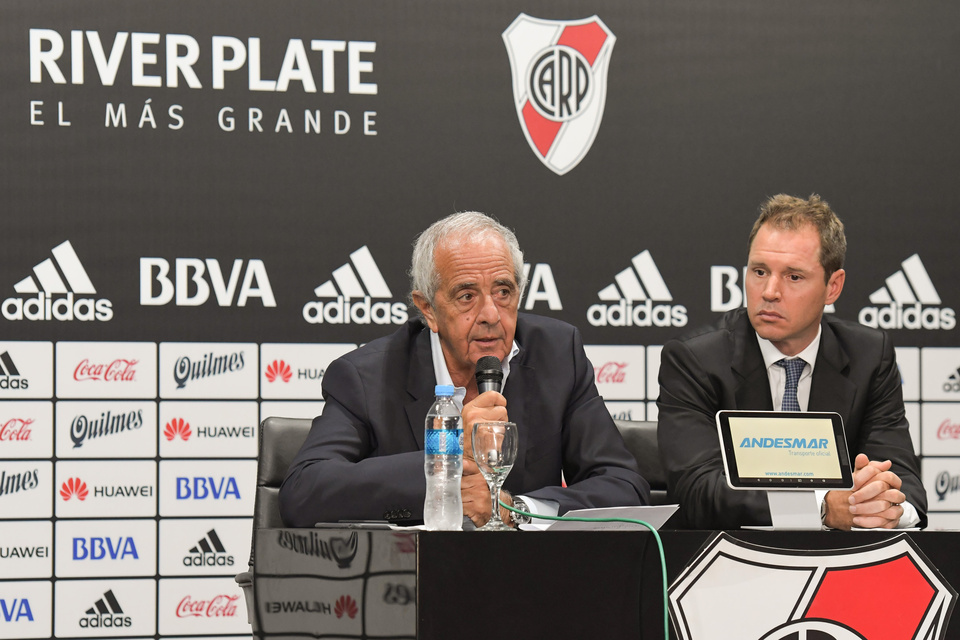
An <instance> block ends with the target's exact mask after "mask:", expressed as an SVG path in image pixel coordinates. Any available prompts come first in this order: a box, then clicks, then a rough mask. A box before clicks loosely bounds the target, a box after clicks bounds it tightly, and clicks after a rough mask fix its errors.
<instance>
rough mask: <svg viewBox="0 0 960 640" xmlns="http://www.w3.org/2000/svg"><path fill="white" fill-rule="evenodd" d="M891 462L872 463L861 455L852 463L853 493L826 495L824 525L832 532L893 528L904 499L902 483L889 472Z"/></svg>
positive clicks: (899, 514)
mask: <svg viewBox="0 0 960 640" xmlns="http://www.w3.org/2000/svg"><path fill="white" fill-rule="evenodd" d="M891 466H892V463H891V462H890V461H889V460H885V461H883V462H877V461H871V460H870V459H869V458H867V456H866V455H864V454H862V453H861V454H859V455H857V458H856V461H855V462H854V472H853V490H852V491H830V492H829V493H827V497H826V501H827V516H826V518H825V519H824V524H826V525H827V526H828V527H832V528H834V529H843V530H849V529H850V528H851V527H860V528H863V529H877V528H884V529H894V528H896V526H897V524H899V522H900V517H901V516H902V515H903V507H901V506H900V503H901V502H903V501H904V500H906V496H905V495H904V494H903V493H902V492H901V491H900V487H901V486H902V481H901V480H900V477H899V476H898V475H897V474H896V473H894V472H893V471H891V470H890V468H891Z"/></svg>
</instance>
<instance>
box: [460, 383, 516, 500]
mask: <svg viewBox="0 0 960 640" xmlns="http://www.w3.org/2000/svg"><path fill="white" fill-rule="evenodd" d="M460 416H461V417H462V418H463V458H464V460H465V461H466V460H468V459H469V460H470V461H473V425H474V423H477V422H493V421H496V420H503V421H507V420H508V418H507V399H506V398H504V397H503V396H502V395H500V394H499V393H497V392H496V391H486V392H484V393H481V394H480V395H478V396H477V397H476V398H474V399H473V400H471V401H470V402H468V403H466V404H465V405H463V411H462V412H461V413H460ZM477 473H480V471H479V470H478V471H477ZM463 474H464V476H466V474H467V470H466V466H464V471H463ZM480 480H481V481H483V476H480ZM484 486H486V485H484ZM489 502H490V499H489V495H488V496H487V503H488V504H489ZM464 510H466V507H464ZM487 515H488V516H489V515H490V510H489V509H487Z"/></svg>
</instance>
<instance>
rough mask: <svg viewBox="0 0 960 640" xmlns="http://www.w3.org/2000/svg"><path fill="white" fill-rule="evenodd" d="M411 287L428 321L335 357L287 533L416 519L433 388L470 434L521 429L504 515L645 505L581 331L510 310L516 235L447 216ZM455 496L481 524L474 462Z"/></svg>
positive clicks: (292, 487) (518, 272)
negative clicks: (485, 371)
mask: <svg viewBox="0 0 960 640" xmlns="http://www.w3.org/2000/svg"><path fill="white" fill-rule="evenodd" d="M411 276H412V281H413V291H412V294H411V295H412V298H413V302H414V304H416V306H417V308H418V309H419V311H420V314H421V316H422V318H420V319H415V320H411V321H410V322H408V323H407V325H406V326H404V327H402V328H401V329H400V330H398V331H397V332H396V333H394V334H393V335H391V336H387V337H385V338H380V339H378V340H374V341H372V342H370V343H369V344H367V345H365V346H363V347H361V348H360V349H357V350H356V351H354V352H352V353H350V354H347V355H346V356H344V357H342V358H340V359H338V360H336V361H335V362H333V363H332V364H331V365H330V367H328V369H327V371H326V373H325V375H324V377H323V396H324V399H325V400H326V404H325V405H324V409H323V414H322V415H321V416H319V417H317V418H316V419H315V420H314V422H313V427H312V428H311V430H310V434H309V435H308V436H307V440H306V442H305V443H304V445H303V448H302V449H301V450H300V453H299V454H298V455H297V457H296V459H295V460H294V462H293V464H292V465H291V468H290V471H289V474H288V476H287V478H286V480H285V481H284V483H283V486H282V488H281V490H280V509H281V514H282V515H283V519H284V521H285V522H286V523H287V524H288V525H291V526H311V525H313V524H314V523H315V522H318V521H336V520H342V519H348V520H349V519H386V520H391V521H397V520H402V521H418V520H422V518H423V502H424V495H425V480H424V475H423V436H424V419H425V418H426V414H427V410H428V409H429V407H430V405H431V403H432V401H433V399H434V386H435V385H437V384H452V385H454V387H455V388H456V389H457V393H456V395H455V398H456V399H457V401H458V402H459V403H460V405H461V406H462V416H463V424H464V427H465V429H464V431H465V435H466V434H467V432H468V429H469V426H468V425H473V424H474V423H475V422H482V421H486V420H508V419H509V420H511V421H513V422H516V423H517V425H518V427H519V433H520V443H519V453H518V455H517V461H516V463H515V465H514V467H513V469H512V470H511V472H510V475H509V476H508V477H507V480H506V484H505V485H504V488H505V489H506V490H507V491H506V492H505V493H504V494H503V495H502V499H503V500H504V501H505V502H506V503H507V504H511V502H512V503H513V504H515V505H517V506H519V507H522V508H524V510H525V511H529V512H533V513H536V514H541V515H557V514H558V513H559V514H563V513H565V512H566V511H569V510H570V509H575V508H584V507H601V506H617V505H638V504H645V503H646V502H647V501H648V498H649V486H648V485H647V483H646V482H645V481H644V480H643V478H641V477H640V474H639V472H638V470H637V465H636V461H635V460H634V458H633V456H632V455H631V454H630V453H629V452H628V451H627V449H626V447H625V446H624V444H623V440H622V438H621V437H620V433H619V432H618V431H617V428H616V425H615V424H614V423H613V420H612V418H611V417H610V414H609V413H608V412H607V410H606V408H605V407H604V404H603V399H602V398H601V397H600V396H599V394H598V393H597V388H596V385H595V384H594V378H593V367H592V366H591V365H590V362H589V361H588V360H587V357H586V354H585V352H584V350H583V344H582V342H581V339H580V333H579V332H578V331H577V330H576V329H575V328H574V327H572V326H570V325H568V324H566V323H563V322H560V321H558V320H553V319H550V318H540V317H537V316H533V315H527V314H519V313H518V306H519V302H520V298H521V295H522V292H523V282H524V281H523V253H522V252H521V251H520V247H519V245H518V243H517V240H516V237H515V236H514V234H513V232H512V231H510V230H509V229H507V228H506V227H504V226H502V225H500V224H499V223H497V222H496V221H494V220H493V219H492V218H490V217H488V216H486V215H483V214H481V213H460V214H454V215H453V216H449V217H447V218H444V219H443V220H440V221H439V222H437V223H434V224H433V225H432V226H431V227H430V228H429V229H427V230H426V231H425V232H424V233H423V234H422V235H421V236H420V237H419V238H418V240H417V243H416V246H415V248H414V256H413V266H412V269H411ZM483 356H495V357H496V358H497V359H498V360H500V361H501V365H502V368H503V372H504V383H503V393H502V394H501V393H497V392H496V391H487V392H485V393H482V394H481V393H479V390H478V388H477V382H476V379H475V377H474V371H475V367H476V363H477V360H479V359H480V358H481V357H483ZM508 399H509V406H508ZM465 440H467V438H466V437H465ZM464 451H465V452H469V451H470V444H469V442H465V445H464ZM561 473H562V477H561ZM562 478H563V479H565V480H566V484H567V486H566V487H564V486H562ZM461 493H462V495H463V508H464V514H465V515H467V516H469V517H470V518H471V519H472V520H473V521H474V522H475V523H476V524H478V525H479V524H483V523H484V522H485V521H486V520H487V519H488V518H489V517H490V513H491V504H490V492H489V490H488V489H487V486H486V482H485V481H484V480H483V477H482V475H480V473H479V470H478V468H477V465H476V464H475V463H474V462H473V461H472V460H470V459H469V456H467V458H466V459H465V460H464V475H463V479H462V483H461ZM504 519H505V520H510V519H511V518H509V517H507V518H504ZM514 521H515V522H516V520H515V519H514Z"/></svg>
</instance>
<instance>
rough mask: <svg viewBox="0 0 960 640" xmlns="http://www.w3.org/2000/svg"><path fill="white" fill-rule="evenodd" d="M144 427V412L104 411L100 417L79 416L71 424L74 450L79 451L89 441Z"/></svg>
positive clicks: (138, 410)
mask: <svg viewBox="0 0 960 640" xmlns="http://www.w3.org/2000/svg"><path fill="white" fill-rule="evenodd" d="M142 426H143V410H142V409H137V410H136V411H127V412H123V411H121V412H120V413H113V412H111V411H103V412H101V413H100V415H99V416H85V415H82V414H78V415H77V416H75V417H74V418H73V420H72V421H71V422H70V439H71V440H73V448H74V449H79V448H80V447H82V446H83V443H84V442H85V441H87V440H91V439H97V438H105V437H107V436H113V435H117V434H119V433H123V432H125V431H133V430H136V429H139V428H140V427H142Z"/></svg>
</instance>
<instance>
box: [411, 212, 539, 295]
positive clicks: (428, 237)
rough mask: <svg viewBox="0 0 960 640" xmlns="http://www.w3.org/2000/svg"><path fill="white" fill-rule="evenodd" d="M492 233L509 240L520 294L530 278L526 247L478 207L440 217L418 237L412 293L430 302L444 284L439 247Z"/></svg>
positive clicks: (508, 243) (412, 266)
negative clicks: (525, 265) (525, 270)
mask: <svg viewBox="0 0 960 640" xmlns="http://www.w3.org/2000/svg"><path fill="white" fill-rule="evenodd" d="M491 235H497V236H500V238H502V239H503V241H504V242H505V243H506V244H507V249H508V250H509V251H510V256H511V258H512V259H513V275H514V277H515V278H516V279H517V285H518V286H519V287H520V298H521V299H522V298H523V291H524V289H526V286H527V282H526V279H525V278H524V277H523V251H521V250H520V243H519V242H517V236H516V235H515V234H514V233H513V231H511V230H510V229H508V228H507V227H505V226H503V225H502V224H500V223H499V222H497V221H496V220H494V219H493V218H492V217H490V216H488V215H487V214H485V213H479V212H477V211H463V212H461V213H454V214H452V215H449V216H447V217H446V218H443V219H442V220H438V221H437V222H434V223H433V224H432V225H430V226H429V227H428V228H427V230H426V231H424V232H423V233H421V234H420V235H419V237H417V240H416V242H415V243H414V245H413V262H412V264H411V266H410V288H411V291H410V294H411V295H410V297H411V300H412V299H413V293H414V292H418V293H420V294H421V295H422V296H423V297H424V298H426V299H427V301H428V302H429V303H430V305H431V306H432V305H433V297H434V296H435V295H436V293H437V288H438V287H439V286H440V274H439V273H437V264H436V260H435V259H434V258H435V255H436V251H437V248H438V247H440V246H441V245H442V246H444V247H448V248H449V247H455V246H456V245H457V244H459V243H461V242H463V241H471V242H472V241H476V240H481V239H484V238H486V237H489V236H491Z"/></svg>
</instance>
